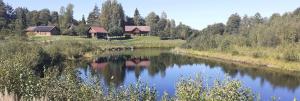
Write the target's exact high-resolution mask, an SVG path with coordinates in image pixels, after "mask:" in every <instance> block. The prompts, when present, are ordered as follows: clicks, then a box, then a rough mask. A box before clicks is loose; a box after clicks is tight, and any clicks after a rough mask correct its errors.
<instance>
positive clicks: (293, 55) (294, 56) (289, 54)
mask: <svg viewBox="0 0 300 101" xmlns="http://www.w3.org/2000/svg"><path fill="white" fill-rule="evenodd" d="M283 58H284V59H285V60H287V61H299V60H300V56H299V54H298V53H297V52H296V51H294V50H291V51H286V52H284V53H283Z"/></svg>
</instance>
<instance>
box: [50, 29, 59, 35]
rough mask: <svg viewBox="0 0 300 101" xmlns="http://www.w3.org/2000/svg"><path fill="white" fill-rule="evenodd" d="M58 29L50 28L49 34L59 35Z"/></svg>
mask: <svg viewBox="0 0 300 101" xmlns="http://www.w3.org/2000/svg"><path fill="white" fill-rule="evenodd" d="M59 34H60V31H59V29H58V28H54V29H53V30H51V35H59Z"/></svg>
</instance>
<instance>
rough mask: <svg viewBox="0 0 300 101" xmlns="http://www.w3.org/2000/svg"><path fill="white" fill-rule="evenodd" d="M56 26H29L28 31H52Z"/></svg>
mask: <svg viewBox="0 0 300 101" xmlns="http://www.w3.org/2000/svg"><path fill="white" fill-rule="evenodd" d="M54 28H55V26H35V27H29V28H27V29H31V30H27V31H34V32H51V31H52V30H53V29H54Z"/></svg>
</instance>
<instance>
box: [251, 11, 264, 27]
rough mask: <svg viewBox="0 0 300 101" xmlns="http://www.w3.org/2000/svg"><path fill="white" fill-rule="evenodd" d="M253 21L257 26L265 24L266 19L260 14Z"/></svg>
mask: <svg viewBox="0 0 300 101" xmlns="http://www.w3.org/2000/svg"><path fill="white" fill-rule="evenodd" d="M253 21H254V23H255V24H261V23H263V22H264V19H263V18H262V17H261V15H260V13H256V14H255V15H254V17H253Z"/></svg>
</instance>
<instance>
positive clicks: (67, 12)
mask: <svg viewBox="0 0 300 101" xmlns="http://www.w3.org/2000/svg"><path fill="white" fill-rule="evenodd" d="M73 8H74V5H73V4H68V6H67V8H66V9H65V8H64V7H61V9H60V19H59V22H60V24H59V25H60V28H61V30H62V32H63V34H66V35H76V33H75V31H74V30H75V26H74V25H78V23H77V21H76V20H74V18H73V12H74V11H73Z"/></svg>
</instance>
